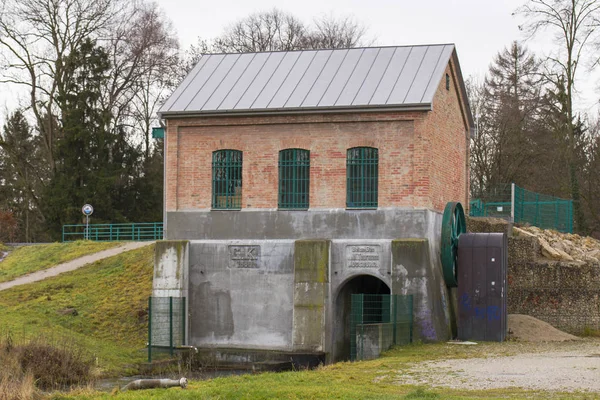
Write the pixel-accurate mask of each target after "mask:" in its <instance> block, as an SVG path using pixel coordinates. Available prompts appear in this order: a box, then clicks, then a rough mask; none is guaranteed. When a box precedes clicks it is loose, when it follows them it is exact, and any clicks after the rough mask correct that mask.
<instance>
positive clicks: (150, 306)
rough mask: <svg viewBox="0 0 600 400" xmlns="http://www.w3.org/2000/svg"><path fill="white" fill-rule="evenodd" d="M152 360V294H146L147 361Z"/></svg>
mask: <svg viewBox="0 0 600 400" xmlns="http://www.w3.org/2000/svg"><path fill="white" fill-rule="evenodd" d="M151 362H152V296H148V363H151Z"/></svg>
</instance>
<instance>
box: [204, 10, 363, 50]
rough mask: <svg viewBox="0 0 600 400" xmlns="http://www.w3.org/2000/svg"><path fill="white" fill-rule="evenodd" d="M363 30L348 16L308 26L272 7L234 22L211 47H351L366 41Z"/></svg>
mask: <svg viewBox="0 0 600 400" xmlns="http://www.w3.org/2000/svg"><path fill="white" fill-rule="evenodd" d="M366 32H367V29H366V28H365V27H364V26H363V25H362V24H360V23H359V22H357V21H356V20H355V19H354V18H351V17H344V18H335V17H333V16H327V17H321V18H316V19H315V20H314V21H313V26H311V25H307V24H305V23H304V22H302V21H300V20H299V19H298V18H296V17H295V16H293V15H291V14H288V13H285V12H283V11H281V10H278V9H276V8H275V9H273V10H271V11H266V12H260V13H256V14H252V15H250V16H248V17H246V18H244V19H241V20H239V21H238V22H236V23H234V24H233V25H231V26H230V27H228V28H227V29H226V30H225V32H224V33H223V34H222V35H221V36H219V37H217V38H216V39H215V41H214V44H213V46H212V50H213V51H218V52H225V53H246V52H257V51H279V50H301V49H325V48H327V49H336V48H350V47H356V46H360V45H363V44H365V42H364V40H365V36H366Z"/></svg>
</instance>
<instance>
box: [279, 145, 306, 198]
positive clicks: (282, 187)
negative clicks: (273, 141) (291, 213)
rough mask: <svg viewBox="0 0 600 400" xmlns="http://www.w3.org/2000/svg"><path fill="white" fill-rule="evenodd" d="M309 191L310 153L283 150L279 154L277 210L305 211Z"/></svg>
mask: <svg viewBox="0 0 600 400" xmlns="http://www.w3.org/2000/svg"><path fill="white" fill-rule="evenodd" d="M309 189H310V152H309V151H308V150H302V149H285V150H281V151H280V152H279V196H278V201H277V204H278V207H279V208H292V209H306V208H308V198H309Z"/></svg>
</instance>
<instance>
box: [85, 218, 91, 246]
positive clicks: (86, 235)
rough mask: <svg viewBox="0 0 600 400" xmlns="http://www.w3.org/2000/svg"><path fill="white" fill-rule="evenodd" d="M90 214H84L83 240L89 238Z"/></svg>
mask: <svg viewBox="0 0 600 400" xmlns="http://www.w3.org/2000/svg"><path fill="white" fill-rule="evenodd" d="M89 225H90V216H89V215H87V214H86V215H85V240H90V228H89Z"/></svg>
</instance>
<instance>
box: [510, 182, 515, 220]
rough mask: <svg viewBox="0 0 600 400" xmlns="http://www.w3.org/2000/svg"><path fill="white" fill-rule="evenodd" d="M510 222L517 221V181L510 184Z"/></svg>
mask: <svg viewBox="0 0 600 400" xmlns="http://www.w3.org/2000/svg"><path fill="white" fill-rule="evenodd" d="M510 222H512V223H513V224H514V223H515V183H514V182H513V183H511V184H510Z"/></svg>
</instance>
